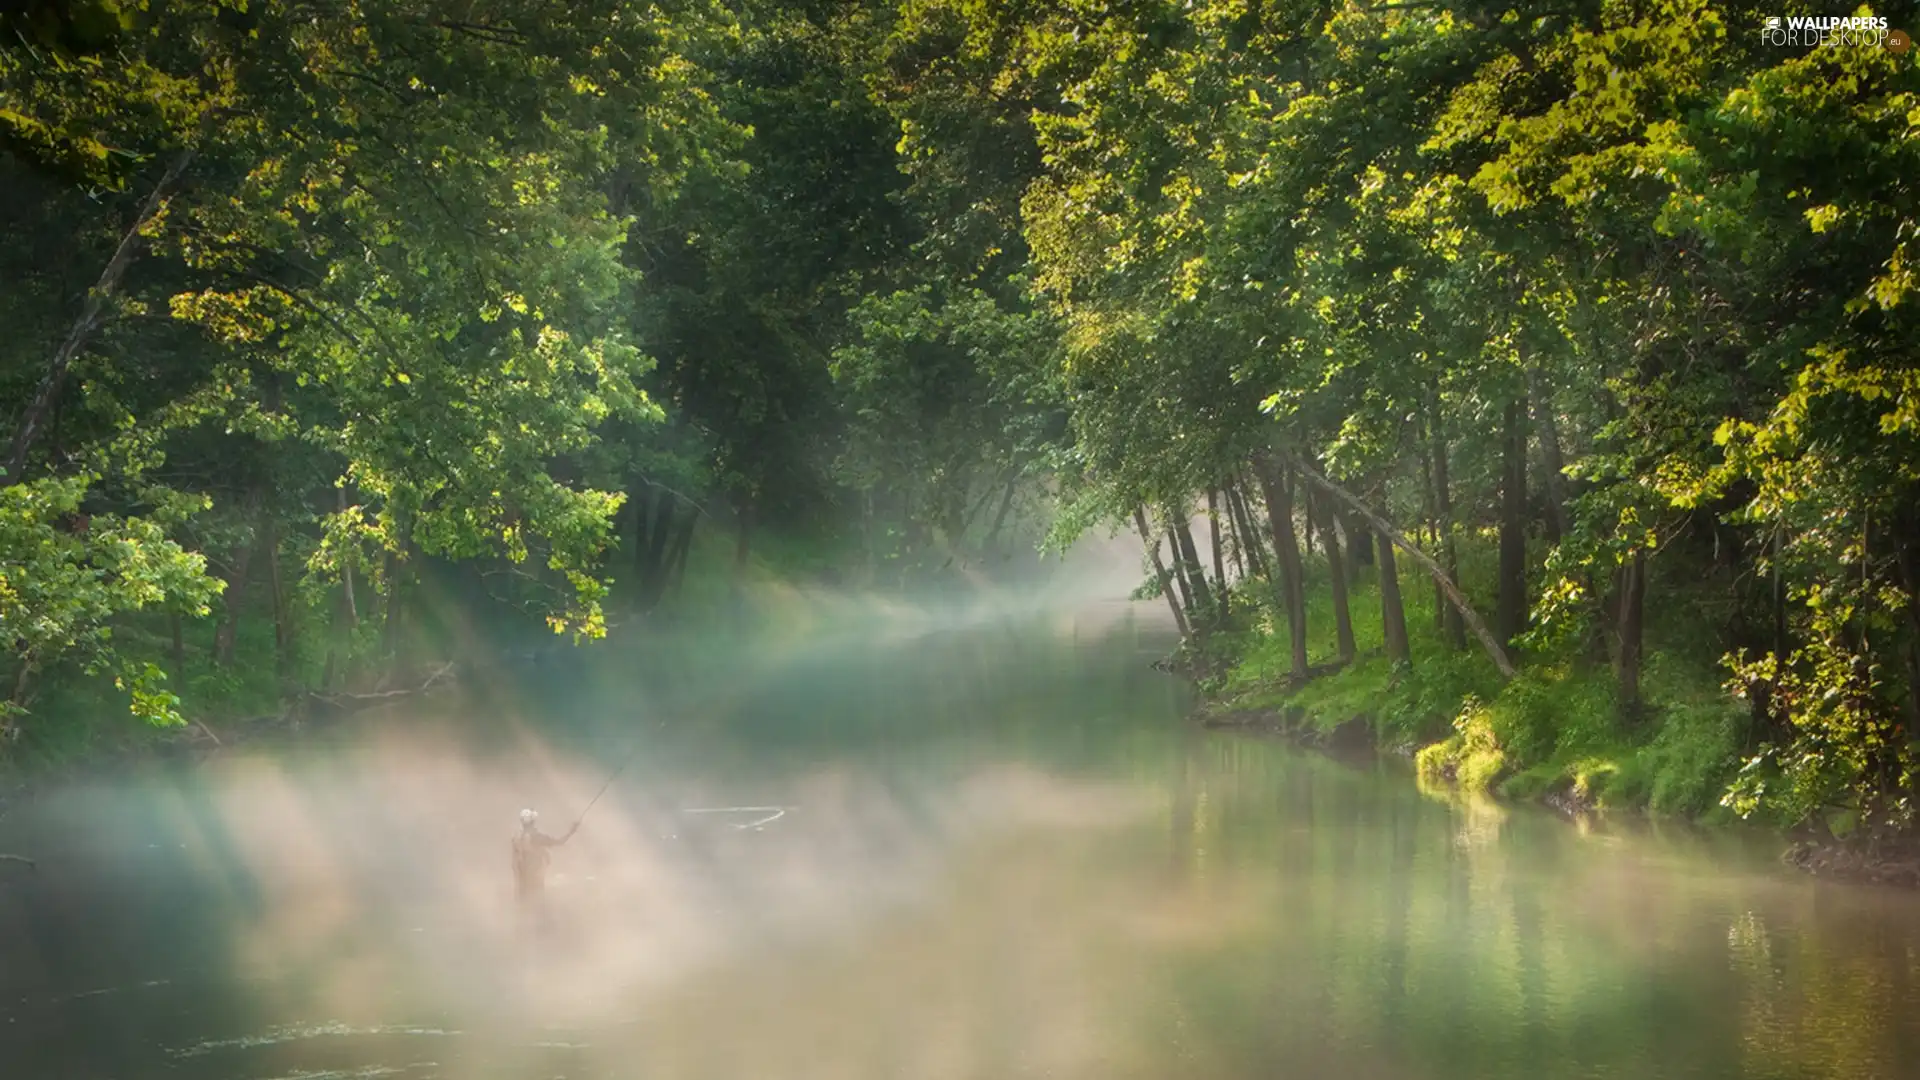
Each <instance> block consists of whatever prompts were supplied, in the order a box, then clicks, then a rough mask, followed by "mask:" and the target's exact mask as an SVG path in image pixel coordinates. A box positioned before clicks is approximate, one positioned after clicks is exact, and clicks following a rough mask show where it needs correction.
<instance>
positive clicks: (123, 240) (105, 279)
mask: <svg viewBox="0 0 1920 1080" xmlns="http://www.w3.org/2000/svg"><path fill="white" fill-rule="evenodd" d="M193 155H194V152H193V151H192V150H190V149H189V150H182V151H181V152H180V153H179V154H177V155H176V156H175V157H174V159H173V163H172V164H170V165H168V166H167V171H166V172H165V173H162V174H161V176H160V182H159V183H157V184H155V185H154V186H153V191H152V192H150V193H148V195H147V198H146V201H145V202H144V203H142V204H141V205H140V213H139V214H138V215H137V216H136V217H135V218H134V219H133V225H132V227H131V228H129V229H128V230H127V231H126V232H125V233H122V234H121V236H120V243H119V244H118V245H116V246H115V247H114V249H113V255H112V257H110V258H109V259H108V260H107V265H106V268H105V269H103V270H102V271H101V272H100V277H99V279H98V280H97V281H95V282H94V283H93V288H91V289H89V290H88V291H87V300H86V303H85V304H83V305H82V306H81V308H80V317H79V318H78V319H75V320H74V323H73V326H72V327H71V328H70V329H69V330H68V331H67V336H66V338H65V339H64V340H63V341H61V342H60V347H59V348H58V349H56V350H54V353H53V359H52V360H51V361H50V362H49V363H48V364H47V373H46V375H45V376H43V377H42V378H41V380H40V385H39V387H38V388H37V389H35V390H34V393H33V400H32V401H30V402H28V403H27V408H26V411H25V412H23V413H22V414H21V415H20V429H19V430H18V431H17V432H15V433H14V436H13V446H12V448H11V449H10V450H9V451H8V453H7V460H6V473H5V475H0V487H8V486H11V485H13V484H16V483H19V482H20V480H21V479H22V478H23V477H24V475H25V473H26V465H27V455H28V454H29V453H31V452H32V450H33V443H34V440H35V439H37V438H39V435H40V429H41V428H42V427H43V426H44V425H45V424H46V421H47V417H48V415H49V413H51V412H52V410H53V405H54V402H55V401H56V400H58V399H59V396H60V389H61V387H62V385H63V384H65V382H66V380H67V369H68V368H70V367H72V366H73V358H74V357H76V356H78V355H80V352H81V350H83V349H85V348H86V346H87V343H88V342H89V341H91V340H92V339H93V335H94V334H95V333H96V332H98V331H99V329H100V327H101V326H103V325H104V324H105V322H106V320H105V318H104V316H103V309H104V308H105V306H106V302H107V299H108V297H111V296H112V295H113V294H114V293H115V292H116V291H118V289H119V288H120V279H121V277H123V276H124V275H125V274H126V272H127V267H128V266H130V265H132V263H133V256H134V252H135V250H136V249H137V248H138V247H139V244H140V230H141V229H142V228H144V227H145V226H146V224H147V222H148V221H150V220H152V219H153V216H154V215H155V214H157V213H159V211H160V207H161V204H162V203H163V202H164V201H165V200H166V193H167V189H168V188H170V187H172V186H173V184H174V182H175V181H177V180H179V179H180V174H181V173H183V172H185V171H186V169H187V166H188V165H189V164H191V163H192V162H193Z"/></svg>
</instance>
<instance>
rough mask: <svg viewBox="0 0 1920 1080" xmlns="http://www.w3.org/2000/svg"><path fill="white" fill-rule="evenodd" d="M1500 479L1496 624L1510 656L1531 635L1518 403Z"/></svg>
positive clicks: (1523, 436) (1523, 431) (1523, 433)
mask: <svg viewBox="0 0 1920 1080" xmlns="http://www.w3.org/2000/svg"><path fill="white" fill-rule="evenodd" d="M1504 419H1505V425H1504V426H1505V431H1504V432H1503V435H1504V439H1503V444H1502V452H1501V476H1500V588H1499V592H1498V596H1497V597H1496V598H1495V599H1496V606H1495V622H1496V623H1497V624H1498V629H1499V632H1500V640H1501V641H1503V642H1505V643H1506V645H1507V653H1508V655H1509V656H1513V655H1516V653H1517V650H1518V648H1519V640H1520V635H1522V634H1524V633H1526V632H1527V427H1526V411H1525V408H1524V406H1522V404H1521V403H1520V402H1519V401H1518V400H1515V401H1511V402H1508V403H1507V409H1506V416H1505V418H1504Z"/></svg>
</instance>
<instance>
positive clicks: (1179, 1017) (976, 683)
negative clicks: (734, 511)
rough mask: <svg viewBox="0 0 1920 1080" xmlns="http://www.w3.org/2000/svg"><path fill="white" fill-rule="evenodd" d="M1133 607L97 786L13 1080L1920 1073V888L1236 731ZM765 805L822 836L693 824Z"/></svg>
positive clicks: (546, 693)
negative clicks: (568, 824)
mask: <svg viewBox="0 0 1920 1080" xmlns="http://www.w3.org/2000/svg"><path fill="white" fill-rule="evenodd" d="M1102 618H1103V619H1105V620H1107V621H1108V623H1109V624H1110V625H1104V626H1102V627H1099V628H1090V627H1089V626H1088V625H1079V626H1074V625H1045V626H1038V627H1035V626H1032V625H1028V626H1020V627H1009V626H1004V625H994V626H986V627H981V628H977V629H972V630H967V631H964V632H960V633H944V634H942V633H928V634H920V635H917V636H914V637H912V638H911V639H910V640H906V641H904V642H902V643H898V644H896V645H895V646H894V647H892V648H890V649H883V648H880V647H878V646H873V645H871V644H870V643H869V644H867V645H866V646H864V647H862V648H859V649H855V648H852V647H848V648H844V649H840V648H829V649H823V648H815V649H812V650H810V651H805V652H801V653H796V654H794V655H793V656H789V657H786V658H783V659H780V660H778V661H777V662H776V661H773V660H768V661H766V662H763V663H760V664H757V665H755V666H754V667H752V668H751V669H748V668H743V667H741V666H740V665H733V666H731V667H727V668H726V669H725V671H726V674H725V677H724V678H720V679H716V680H710V681H708V682H707V683H705V684H702V683H701V682H700V681H699V680H697V679H693V678H690V677H687V676H686V675H685V674H684V671H683V672H682V673H681V675H680V681H679V682H674V681H672V680H671V679H666V678H663V677H657V673H656V675H649V676H648V677H647V678H645V679H642V678H640V676H642V675H647V672H646V667H645V663H644V662H641V661H637V660H635V659H634V658H631V657H624V658H619V657H616V658H610V659H609V660H608V662H607V663H606V664H604V665H603V666H600V667H596V668H592V669H587V670H582V671H578V672H574V673H572V674H570V675H569V676H568V677H567V680H566V684H565V686H563V687H562V686H555V685H548V686H546V687H544V688H542V687H540V686H537V685H531V684H530V685H523V686H518V687H513V688H505V689H503V690H502V691H501V692H499V693H496V694H493V695H491V696H490V697H489V698H488V699H485V700H472V701H468V702H464V703H461V704H460V705H459V707H457V708H454V709H452V710H450V711H449V714H448V715H445V716H440V717H432V716H415V717H410V718H407V719H406V720H405V721H404V722H401V721H399V720H389V721H370V722H368V723H366V724H361V725H358V726H356V727H354V728H352V729H351V730H349V731H346V732H343V733H342V734H341V736H340V737H338V738H335V739H333V740H331V741H321V742H317V743H310V744H307V745H306V746H305V747H304V748H303V749H301V750H300V751H298V752H289V753H281V754H269V755H251V756H249V755H235V756H234V757H233V758H232V759H231V760H228V761H225V762H222V763H221V764H219V765H218V766H216V767H214V768H211V769H206V770H201V771H199V772H195V773H180V774H168V773H157V774H154V775H152V776H149V777H147V778H145V779H144V780H142V781H140V782H139V783H122V784H116V785H113V786H98V787H94V788H76V789H72V790H69V791H66V792H63V793H61V794H59V795H58V796H57V797H55V798H53V799H51V800H50V801H48V802H46V803H44V804H42V805H40V806H38V807H36V808H34V809H33V810H32V811H31V812H28V813H22V814H20V815H16V817H15V818H14V819H11V820H9V821H7V822H5V823H4V825H3V827H4V828H5V829H7V830H10V834H9V835H0V846H8V845H13V846H24V845H25V844H27V843H28V842H29V841H34V840H36V839H38V840H39V841H41V843H40V846H39V847H38V848H36V850H38V851H40V852H42V853H43V854H45V855H46V857H45V858H44V859H43V866H42V872H40V873H38V874H36V875H33V876H32V877H31V878H28V877H25V876H18V877H14V878H10V879H8V880H7V881H6V882H5V883H4V884H0V1055H4V1058H3V1059H4V1060H7V1061H8V1062H9V1063H10V1064H11V1063H13V1062H21V1061H24V1062H25V1063H26V1067H25V1069H24V1070H23V1071H22V1072H20V1073H19V1075H25V1076H42V1075H45V1076H75V1077H93V1076H100V1077H106V1076H128V1075H153V1074H156V1073H160V1072H163V1071H164V1072H165V1073H166V1074H167V1075H172V1076H182V1077H189V1078H197V1077H205V1078H214V1077H222V1078H244V1080H263V1078H281V1077H286V1078H291V1077H305V1078H311V1077H314V1076H399V1077H405V1078H429V1077H439V1078H468V1077H492V1076H499V1077H508V1076H511V1077H529V1076H531V1077H551V1076H563V1077H571V1078H574V1080H584V1078H591V1077H613V1076H634V1075H645V1076H649V1077H662V1078H688V1080H692V1078H706V1077H738V1076H761V1077H800V1078H808V1077H822V1078H825V1077H834V1078H837V1080H839V1078H861V1077H871V1078H875V1080H879V1078H896V1077H903V1076H912V1077H916V1078H922V1077H925V1078H941V1077H952V1078H972V1077H982V1078H987V1077H991V1078H1008V1077H1026V1076H1035V1077H1037V1076H1049V1077H1056V1078H1079V1077H1085V1078H1089V1080H1092V1078H1114V1077H1119V1078H1128V1077H1142V1078H1144V1077H1164V1076H1170V1075H1196V1076H1212V1077H1248V1078H1251V1077H1270V1076H1277V1075H1278V1076H1285V1075H1295V1076H1338V1077H1361V1078H1369V1077H1377V1078H1382V1080H1387V1078H1391V1080H1414V1078H1453V1077H1460V1078H1466V1077H1475V1078H1482V1077H1492V1078H1501V1077H1516V1078H1517V1077H1527V1078H1529V1080H1532V1078H1535V1077H1540V1076H1553V1077H1621V1078H1634V1080H1638V1078H1642V1077H1719V1076H1729V1077H1731V1076H1752V1077H1782V1078H1784V1077H1841V1076H1846V1077H1849V1078H1857V1077H1893V1076H1897V1075H1901V1074H1902V1072H1903V1071H1904V1070H1905V1068H1906V1064H1905V1063H1906V1062H1908V1061H1910V1060H1914V1058H1913V1054H1914V1051H1915V1050H1917V1049H1920V1045H1916V1035H1917V1034H1920V1021H1917V1020H1916V1016H1917V1015H1920V1010H1916V1009H1915V1007H1914V1006H1915V1005H1916V1004H1920V1000H1916V997H1915V978H1914V974H1915V967H1916V964H1920V924H1916V920H1915V918H1914V916H1915V914H1916V913H1917V912H1920V907H1917V906H1916V903H1915V900H1914V898H1913V897H1911V896H1909V895H1906V894H1898V893H1889V892H1881V891H1875V890H1862V889H1856V888H1844V887H1836V886H1830V885H1822V884H1817V883H1813V882H1809V881H1804V880H1801V879H1798V878H1794V877H1790V876H1785V875H1783V874H1781V873H1779V872H1778V871H1777V870H1776V869H1775V868H1774V867H1773V866H1771V865H1770V864H1767V863H1766V862H1764V861H1763V860H1758V859H1755V858H1753V857H1751V856H1750V855H1749V854H1747V853H1745V852H1744V851H1742V850H1741V849H1740V848H1739V846H1738V845H1727V844H1725V843H1722V842H1720V841H1716V840H1714V839H1712V838H1710V837H1704V836H1702V835H1699V834H1695V833H1691V832H1687V831H1684V830H1681V831H1672V830H1668V831H1663V832H1661V833H1654V832H1651V831H1649V830H1644V829H1635V828H1631V827H1624V826H1620V825H1618V824H1611V825H1610V824H1605V823H1603V824H1601V825H1599V826H1596V827H1590V828H1588V829H1586V830H1582V829H1579V828H1576V827H1573V826H1570V825H1569V824H1567V823H1565V822H1562V821H1560V820H1557V819H1555V818H1554V817H1552V816H1551V815H1548V814H1544V813H1535V812H1532V811H1530V810H1527V809H1525V808H1512V807H1505V806H1501V805H1497V804H1493V803H1489V802H1486V801H1484V800H1466V799H1460V798H1457V797H1454V796H1453V795H1451V794H1450V793H1447V792H1428V793H1422V792H1421V791H1419V790H1418V789H1417V787H1416V786H1415V785H1414V784H1413V782H1412V779H1411V777H1410V776H1409V775H1407V769H1406V767H1405V766H1404V765H1403V764H1401V763H1394V762H1379V763H1362V764H1353V763H1342V762H1336V761H1332V760H1329V759H1326V758H1323V757H1318V756H1314V755H1310V754H1304V753H1301V752H1298V751H1296V750H1293V749H1291V748H1288V747H1286V746H1284V745H1280V744H1276V743H1272V742H1267V741H1262V740H1258V739H1251V738H1237V737H1232V736H1225V735H1210V734H1202V733H1199V732H1197V731H1195V730H1193V729H1192V728H1190V727H1188V726H1186V725H1183V724H1182V723H1180V722H1179V717H1180V716H1181V714H1182V711H1183V709H1184V707H1185V705H1186V702H1185V700H1184V697H1183V693H1182V691H1181V689H1180V687H1179V686H1178V685H1177V684H1176V683H1174V682H1172V681H1171V680H1168V679H1165V678H1164V677H1162V676H1160V675H1158V674H1156V673H1154V672H1152V671H1151V670H1149V669H1148V668H1147V667H1146V666H1145V663H1144V662H1143V659H1142V657H1143V655H1144V654H1145V653H1146V652H1147V651H1149V650H1147V649H1143V648H1142V642H1141V640H1140V639H1139V638H1138V636H1137V635H1138V633H1139V631H1138V628H1136V627H1134V626H1132V625H1130V624H1127V623H1124V622H1122V623H1119V624H1117V625H1112V624H1111V613H1108V614H1106V615H1103V616H1102ZM649 680H651V681H649ZM509 691H510V692H509ZM543 709H544V710H546V711H544V712H543V711H542V710H543ZM670 714H671V715H670ZM663 717H670V718H671V719H672V720H673V721H674V722H673V723H663V722H660V720H661V718H663ZM636 740H637V741H638V743H637V744H638V745H640V746H641V747H642V748H643V752H642V754H641V757H640V759H639V764H637V765H636V766H635V767H634V768H633V769H632V770H631V772H630V773H629V774H628V775H626V776H624V777H623V778H622V780H621V782H620V783H619V784H617V785H616V786H615V787H614V789H613V790H612V791H611V792H610V793H609V795H608V796H607V798H606V800H605V801H604V802H603V803H602V804H601V805H600V806H599V807H597V808H596V809H595V810H594V814H593V816H592V817H591V818H590V819H589V821H588V824H587V826H586V827H585V828H583V829H582V831H581V833H580V834H579V836H578V837H576V838H575V840H574V841H573V843H571V844H570V845H569V846H568V847H567V848H565V849H563V851H562V852H561V853H560V855H559V856H558V858H557V860H556V864H555V877H554V879H553V887H552V892H551V901H552V905H553V909H552V912H551V915H552V918H551V920H550V921H549V922H538V921H536V922H533V923H529V922H528V921H527V920H525V919H523V918H522V917H521V913H520V912H519V911H517V910H516V908H515V905H514V902H513V899H512V893H511V882H510V878H509V875H508V873H507V861H506V860H507V849H506V841H507V838H508V837H509V836H510V835H511V831H512V828H513V815H514V812H515V811H517V810H518V809H519V807H520V806H522V805H527V804H533V805H537V806H540V807H541V808H542V809H543V810H544V811H545V812H546V814H547V820H552V821H556V822H564V821H566V820H567V817H568V814H569V813H570V812H571V808H572V807H573V806H577V805H579V804H580V803H581V802H583V801H584V800H585V798H586V797H587V796H589V795H590V794H591V793H592V792H593V791H594V790H596V789H597V788H598V787H599V785H600V783H601V782H602V781H603V780H604V779H605V776H606V771H605V770H606V769H607V766H608V763H610V762H612V761H615V760H617V759H618V758H619V757H621V756H624V754H625V753H626V752H627V750H628V748H630V747H632V746H634V745H636ZM728 805H782V806H790V807H792V808H793V809H792V810H791V811H790V812H789V813H788V814H786V815H785V816H783V817H780V818H779V819H778V820H776V821H773V822H769V823H768V824H767V825H766V826H765V827H764V828H762V829H759V830H745V829H736V828H733V827H732V824H734V823H735V821H734V819H730V818H727V817H725V816H718V817H715V816H712V815H707V816H702V815H687V814H683V813H681V812H680V811H681V810H683V809H686V808H693V807H712V806H728ZM46 838H53V839H54V840H55V841H57V842H55V843H53V844H51V847H52V850H51V851H49V850H48V848H49V845H48V844H47V843H46V842H45V840H46ZM9 1075H14V1072H13V1070H12V1069H10V1070H9Z"/></svg>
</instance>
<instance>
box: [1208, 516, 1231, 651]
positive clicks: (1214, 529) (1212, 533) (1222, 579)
mask: <svg viewBox="0 0 1920 1080" xmlns="http://www.w3.org/2000/svg"><path fill="white" fill-rule="evenodd" d="M1207 541H1208V543H1210V544H1212V545H1213V592H1214V595H1215V596H1218V597H1219V598H1220V617H1221V618H1222V619H1224V618H1226V616H1227V556H1226V553H1225V552H1224V551H1222V550H1221V547H1222V545H1221V543H1220V496H1219V493H1218V492H1217V491H1215V490H1214V489H1213V488H1208V489H1207Z"/></svg>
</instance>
